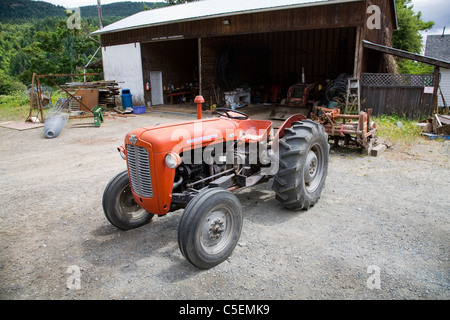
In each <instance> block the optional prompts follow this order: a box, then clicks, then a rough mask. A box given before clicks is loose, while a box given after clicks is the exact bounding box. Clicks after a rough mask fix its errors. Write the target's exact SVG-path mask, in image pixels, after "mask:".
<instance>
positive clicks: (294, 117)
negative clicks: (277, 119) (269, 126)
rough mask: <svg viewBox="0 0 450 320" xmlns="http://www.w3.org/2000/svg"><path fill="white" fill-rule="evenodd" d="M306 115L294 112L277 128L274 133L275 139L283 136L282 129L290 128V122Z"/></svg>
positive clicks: (302, 118)
mask: <svg viewBox="0 0 450 320" xmlns="http://www.w3.org/2000/svg"><path fill="white" fill-rule="evenodd" d="M305 119H306V117H305V116H304V115H303V114H301V113H296V114H293V115H292V116H290V117H289V118H288V119H286V121H284V122H283V124H282V125H281V127H280V128H279V129H278V131H277V134H276V135H275V139H281V138H283V136H284V129H285V128H290V127H291V126H292V123H293V122H295V121H302V120H305Z"/></svg>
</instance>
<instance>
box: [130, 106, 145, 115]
mask: <svg viewBox="0 0 450 320" xmlns="http://www.w3.org/2000/svg"><path fill="white" fill-rule="evenodd" d="M145 111H146V110H145V106H134V107H133V113H134V114H141V113H145Z"/></svg>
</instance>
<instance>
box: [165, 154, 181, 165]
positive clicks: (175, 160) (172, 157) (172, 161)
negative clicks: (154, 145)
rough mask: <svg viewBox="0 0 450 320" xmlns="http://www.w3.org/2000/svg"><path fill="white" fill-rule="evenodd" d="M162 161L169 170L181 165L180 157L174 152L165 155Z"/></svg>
mask: <svg viewBox="0 0 450 320" xmlns="http://www.w3.org/2000/svg"><path fill="white" fill-rule="evenodd" d="M164 160H165V161H166V166H168V167H169V168H170V169H175V168H176V167H178V166H179V165H180V163H181V158H180V156H179V155H178V154H176V153H174V152H171V153H168V154H166V157H165V159H164Z"/></svg>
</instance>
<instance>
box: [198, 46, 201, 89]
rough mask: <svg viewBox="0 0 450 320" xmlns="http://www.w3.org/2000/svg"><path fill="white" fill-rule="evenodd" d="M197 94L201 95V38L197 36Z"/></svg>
mask: <svg viewBox="0 0 450 320" xmlns="http://www.w3.org/2000/svg"><path fill="white" fill-rule="evenodd" d="M198 94H199V95H200V96H201V95H202V38H198Z"/></svg>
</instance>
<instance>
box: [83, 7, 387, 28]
mask: <svg viewBox="0 0 450 320" xmlns="http://www.w3.org/2000/svg"><path fill="white" fill-rule="evenodd" d="M358 1H363V0H331V1H322V2H308V3H300V4H297V5H288V6H280V7H270V8H261V9H254V10H245V11H238V12H229V13H220V14H214V15H208V16H201V17H195V18H187V19H178V20H168V21H164V22H161V23H149V24H143V25H138V26H130V27H125V28H120V29H116V30H110V31H108V30H107V31H104V30H103V29H99V30H96V31H94V32H91V33H90V35H91V36H96V35H104V34H109V33H115V32H122V31H129V30H136V29H142V28H149V27H157V26H163V25H167V24H172V23H183V22H192V21H199V20H206V19H214V18H223V17H231V16H238V15H243V14H250V13H261V12H268V11H279V10H286V9H297V8H302V7H314V6H323V5H333V4H338V3H348V2H358ZM393 1H394V2H395V0H393ZM394 7H395V6H394ZM161 9H164V8H161ZM130 17H132V16H130Z"/></svg>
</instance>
